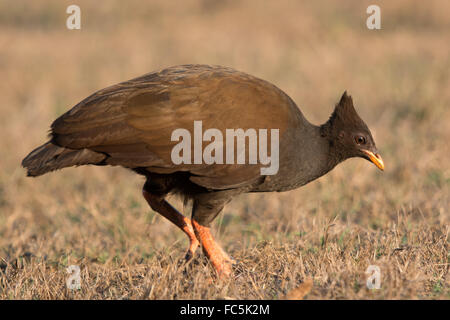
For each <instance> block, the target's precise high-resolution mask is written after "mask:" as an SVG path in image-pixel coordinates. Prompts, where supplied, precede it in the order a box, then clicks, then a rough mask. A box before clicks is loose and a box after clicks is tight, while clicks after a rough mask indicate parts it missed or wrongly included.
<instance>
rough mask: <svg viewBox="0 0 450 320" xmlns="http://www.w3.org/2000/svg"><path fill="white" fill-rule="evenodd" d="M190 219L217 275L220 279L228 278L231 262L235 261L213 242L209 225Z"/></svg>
mask: <svg viewBox="0 0 450 320" xmlns="http://www.w3.org/2000/svg"><path fill="white" fill-rule="evenodd" d="M191 221H192V226H193V227H194V230H195V234H196V235H197V238H198V239H199V240H200V243H201V244H202V247H203V251H204V252H205V254H206V256H207V257H208V259H209V261H210V262H211V264H212V265H213V267H214V269H215V270H216V272H217V275H218V276H219V278H221V279H226V278H228V277H229V276H230V275H231V272H232V264H233V263H235V261H234V260H233V259H232V258H230V256H229V255H228V254H227V253H226V252H225V251H223V249H222V248H221V247H220V246H219V245H218V244H217V243H216V242H215V240H214V238H213V236H212V234H211V230H210V228H209V227H205V226H202V225H200V224H199V223H198V222H196V221H195V220H194V219H192V220H191Z"/></svg>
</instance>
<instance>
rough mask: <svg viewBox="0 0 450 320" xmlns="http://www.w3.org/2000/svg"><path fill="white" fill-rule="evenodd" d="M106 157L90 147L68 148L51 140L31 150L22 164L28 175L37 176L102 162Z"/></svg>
mask: <svg viewBox="0 0 450 320" xmlns="http://www.w3.org/2000/svg"><path fill="white" fill-rule="evenodd" d="M105 158H106V155H104V154H102V153H98V152H95V151H91V150H89V149H80V150H74V149H68V148H64V147H60V146H57V145H55V144H53V143H52V142H51V141H49V142H47V143H45V144H43V145H42V146H40V147H38V148H36V149H34V150H33V151H31V152H30V154H29V155H27V156H26V157H25V159H23V160H22V166H23V167H24V168H26V169H27V175H28V176H30V177H36V176H40V175H43V174H44V173H47V172H50V171H54V170H58V169H62V168H66V167H71V166H81V165H85V164H100V163H101V162H102V161H103V160H104V159H105Z"/></svg>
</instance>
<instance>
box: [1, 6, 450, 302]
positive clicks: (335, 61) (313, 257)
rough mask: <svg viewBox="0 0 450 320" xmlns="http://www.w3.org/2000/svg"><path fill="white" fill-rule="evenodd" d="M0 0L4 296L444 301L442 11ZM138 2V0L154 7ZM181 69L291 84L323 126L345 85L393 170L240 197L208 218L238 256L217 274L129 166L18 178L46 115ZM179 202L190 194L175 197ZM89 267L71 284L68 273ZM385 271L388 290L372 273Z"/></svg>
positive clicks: (445, 49)
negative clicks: (150, 201) (191, 251)
mask: <svg viewBox="0 0 450 320" xmlns="http://www.w3.org/2000/svg"><path fill="white" fill-rule="evenodd" d="M71 3H72V2H69V1H59V0H58V1H56V0H55V1H46V3H45V4H44V3H43V2H42V1H40V2H39V3H37V2H30V1H18V0H16V1H14V2H11V1H7V0H2V1H0V48H1V49H0V71H1V75H2V79H3V80H2V81H1V82H0V94H1V105H0V150H1V157H0V165H1V172H0V298H2V299H65V298H75V299H80V298H85V299H86V298H87V299H123V298H131V299H136V298H150V299H180V298H186V299H191V298H193V299H207V298H210V299H211V298H212V299H215V298H227V299H228V298H229V299H244V298H247V299H281V298H283V297H284V296H285V295H286V294H288V293H289V292H292V290H293V289H294V288H297V287H299V285H301V284H302V283H303V282H304V281H307V279H310V278H311V279H313V287H312V289H311V291H310V292H309V293H308V295H307V296H306V298H307V299H372V298H381V299H417V298H426V299H429V298H432V299H449V298H450V289H449V274H448V270H449V262H450V261H449V243H448V240H449V234H448V233H449V202H450V192H449V191H450V190H449V189H450V188H449V187H450V163H449V159H448V156H449V154H450V147H449V141H450V126H449V125H448V123H449V122H450V108H449V107H450V90H449V88H450V77H449V70H450V60H449V56H450V42H449V41H448V39H450V28H449V26H450V23H449V19H448V12H449V9H450V4H449V3H447V2H444V1H426V2H425V1H420V0H418V1H395V3H391V2H387V1H384V2H381V8H382V28H383V29H382V30H380V31H369V30H367V29H366V28H365V18H366V14H365V8H366V7H367V6H368V4H371V3H372V2H370V3H369V2H366V1H329V3H327V4H324V3H323V2H320V3H318V4H315V2H314V1H310V2H309V3H305V2H303V1H270V2H269V1H267V2H261V1H256V0H254V1H231V0H230V1H206V0H205V1H183V5H180V4H179V3H178V2H176V3H175V2H173V3H172V2H171V1H151V2H150V3H151V4H148V5H145V4H144V1H127V6H126V7H125V6H123V2H120V1H108V2H107V4H106V3H105V4H103V3H102V5H101V6H100V5H98V4H97V2H94V1H77V3H78V4H79V5H80V6H81V8H82V19H83V21H82V30H81V31H69V30H67V29H65V18H66V17H67V15H66V14H65V8H66V7H67V5H68V4H71ZM145 3H146V2H145ZM180 63H211V64H221V65H227V66H231V67H235V68H237V69H240V70H244V71H247V72H249V73H252V74H254V75H257V76H260V77H262V78H265V79H267V80H269V81H272V82H273V83H275V84H277V85H278V86H279V87H280V88H282V89H284V90H285V91H286V92H287V93H288V94H289V95H291V97H292V98H293V99H294V100H295V101H296V102H297V104H298V105H299V107H301V109H302V110H303V112H304V113H305V115H306V116H307V118H308V119H310V120H311V121H312V122H315V123H319V122H323V121H325V120H326V119H327V117H328V116H329V114H330V113H331V111H332V106H333V104H334V103H335V102H336V100H337V99H338V98H339V96H340V94H341V93H342V92H343V91H344V89H347V90H349V92H350V94H352V95H353V97H354V100H355V103H356V106H357V109H358V110H359V112H360V114H361V115H362V117H363V119H365V120H366V122H367V123H368V124H369V126H370V127H371V128H372V133H373V134H374V136H375V139H376V141H377V144H378V147H379V149H380V151H381V154H382V155H383V157H384V159H385V163H386V167H387V170H386V171H385V172H384V173H381V172H379V171H378V170H377V169H376V168H375V167H374V166H373V165H370V164H369V163H368V162H366V161H363V160H359V159H353V160H349V161H346V162H345V163H343V164H341V165H340V166H338V168H336V169H335V170H334V171H332V172H331V173H329V174H328V175H326V176H325V177H323V178H321V179H319V180H318V181H315V182H313V183H311V184H309V185H307V186H305V187H303V188H301V189H298V190H295V191H292V192H288V193H281V194H263V195H256V194H253V195H243V196H241V197H239V198H238V199H236V200H235V201H234V202H233V203H231V204H230V205H229V206H228V207H227V208H226V209H225V211H224V213H223V214H222V215H221V216H220V217H219V218H218V219H217V221H216V224H215V229H216V230H217V231H216V235H217V237H218V239H219V241H220V242H221V243H222V245H223V246H224V248H225V249H226V250H227V251H228V252H229V253H230V254H231V255H232V256H233V257H234V258H235V259H237V260H238V261H239V263H238V265H237V267H236V270H235V278H233V279H231V280H230V281H223V282H214V283H211V281H209V276H208V275H209V274H212V273H211V270H212V269H211V267H210V266H209V265H208V264H207V262H206V260H205V259H204V258H203V256H202V255H201V254H198V255H197V257H196V259H195V261H194V262H193V263H192V264H190V265H189V266H187V267H186V266H184V265H183V264H181V263H179V261H180V259H181V258H182V257H183V256H184V251H185V249H186V247H187V239H185V237H184V235H183V234H182V233H181V232H180V231H178V230H177V229H176V228H175V227H173V226H171V225H170V224H169V223H168V222H166V221H165V220H163V219H162V218H161V217H159V215H157V214H156V213H154V212H153V211H151V210H150V209H149V208H148V206H147V205H146V203H145V200H143V198H141V193H140V189H141V186H142V184H143V180H142V178H140V177H138V176H136V175H134V174H132V173H130V172H127V171H126V170H124V169H120V168H93V167H83V168H77V169H66V170H63V171H61V172H58V173H53V174H49V175H46V176H43V177H41V178H39V179H30V178H26V177H25V174H24V170H23V169H22V168H21V167H20V161H21V159H22V158H23V157H24V156H25V155H26V154H27V153H28V152H29V151H30V150H31V149H32V148H34V147H35V146H37V145H39V144H40V143H42V142H44V141H45V139H46V130H47V128H48V126H49V124H50V122H51V121H52V120H53V119H54V118H55V117H56V116H58V115H60V114H61V113H62V112H63V111H65V110H67V109H68V108H70V107H71V106H73V105H74V104H75V103H77V102H78V101H80V100H81V99H82V98H84V97H85V96H87V95H88V94H90V93H92V92H93V91H95V90H97V89H100V88H103V87H105V86H107V85H110V84H113V83H117V82H119V81H122V80H126V79H129V78H132V77H135V76H138V75H141V74H143V73H145V72H148V71H151V70H155V69H159V68H161V67H164V66H170V65H175V64H180ZM174 204H175V205H177V206H178V207H181V203H180V202H179V201H177V200H176V199H174ZM71 264H78V265H80V266H81V277H82V281H81V284H82V288H81V290H80V291H68V290H67V289H66V287H65V281H66V279H67V274H66V271H65V268H66V267H67V266H68V265H71ZM371 264H374V265H378V266H379V267H380V269H381V289H380V290H368V289H367V288H366V285H365V284H366V278H367V275H366V274H365V270H366V269H367V267H368V266H369V265H371Z"/></svg>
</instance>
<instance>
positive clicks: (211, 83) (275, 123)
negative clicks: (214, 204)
mask: <svg viewBox="0 0 450 320" xmlns="http://www.w3.org/2000/svg"><path fill="white" fill-rule="evenodd" d="M294 109H296V107H295V104H293V102H292V100H290V98H289V97H288V96H287V95H286V94H284V93H283V92H282V91H281V90H279V89H278V88H276V87H275V86H273V85H272V84H270V83H268V82H266V81H263V80H260V79H257V78H254V77H252V76H249V75H247V74H244V73H240V72H237V71H235V70H233V69H229V68H223V67H210V66H200V65H197V66H195V65H194V66H193V65H189V66H179V67H173V68H169V69H165V70H162V71H160V72H155V73H150V74H147V75H145V76H142V77H139V78H136V79H133V80H130V81H127V82H123V83H120V84H117V85H115V86H112V87H109V88H106V89H103V90H100V91H98V92H96V93H94V94H93V95H92V96H90V97H88V98H86V99H85V100H83V101H82V102H80V103H79V104H77V105H76V106H75V107H74V108H73V109H71V110H70V111H68V112H67V113H65V114H64V115H62V116H61V117H60V118H58V119H57V120H55V122H54V123H53V124H52V136H53V141H54V142H55V143H57V144H58V145H60V146H64V147H67V148H72V149H82V148H87V149H90V150H94V151H97V152H102V153H105V154H107V155H108V158H107V160H106V163H108V164H111V165H121V166H124V167H128V168H136V167H145V168H147V170H149V171H152V172H158V173H173V172H176V171H189V172H190V173H191V180H192V181H193V182H194V183H196V184H199V185H201V186H204V187H207V188H210V189H227V188H233V187H238V186H242V185H246V184H249V183H252V182H253V181H257V180H258V179H260V178H261V174H260V168H261V165H260V164H245V165H242V164H210V165H207V164H204V163H203V164H195V165H194V164H190V165H186V164H180V165H175V164H174V163H173V162H172V160H171V153H172V148H173V147H174V146H175V145H176V144H177V143H178V141H171V136H172V132H173V131H174V130H175V129H178V128H180V129H187V130H188V131H189V132H190V133H191V137H192V140H193V137H194V130H193V128H194V121H202V127H203V132H204V131H205V130H207V129H209V128H215V129H219V130H220V131H221V132H222V133H223V137H224V139H225V130H226V129H238V128H241V129H243V130H247V129H249V128H253V129H256V130H258V129H268V130H269V132H270V129H279V135H280V139H281V136H282V135H283V132H284V131H285V129H286V128H287V127H289V126H291V125H292V124H293V118H295V112H294ZM268 135H269V134H268ZM224 143H225V142H224ZM206 144H207V142H204V143H203V146H205V145H206ZM191 145H192V150H191V154H192V155H193V154H194V150H193V141H192V144H191ZM268 152H269V153H270V143H269V149H268ZM235 153H236V152H235ZM224 157H225V151H224ZM247 162H248V161H247Z"/></svg>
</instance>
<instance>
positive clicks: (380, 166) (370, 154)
mask: <svg viewBox="0 0 450 320" xmlns="http://www.w3.org/2000/svg"><path fill="white" fill-rule="evenodd" d="M361 151H362V152H364V153H365V154H366V155H367V156H368V157H369V159H370V161H372V162H373V163H374V164H375V165H376V166H377V167H378V169H380V170H384V162H383V159H382V158H381V156H380V155H379V154H378V153H377V154H375V153H373V152H372V151H369V150H361Z"/></svg>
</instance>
